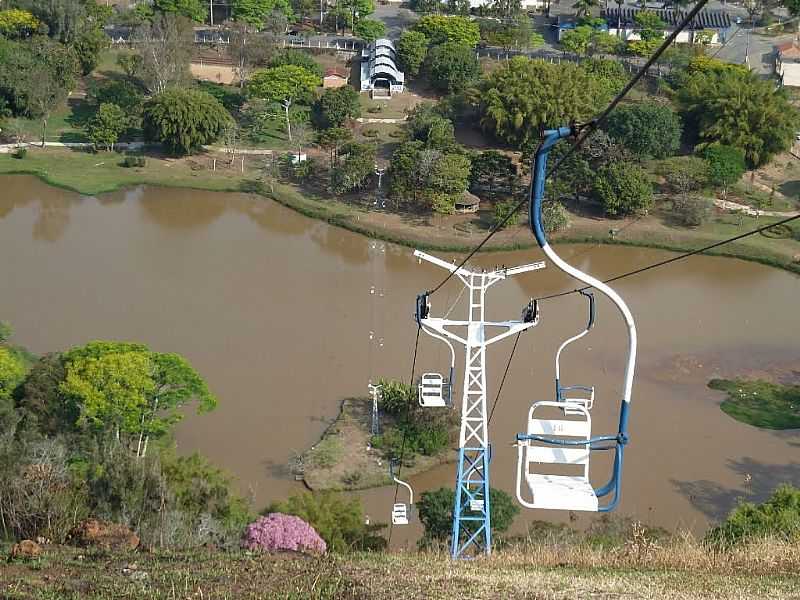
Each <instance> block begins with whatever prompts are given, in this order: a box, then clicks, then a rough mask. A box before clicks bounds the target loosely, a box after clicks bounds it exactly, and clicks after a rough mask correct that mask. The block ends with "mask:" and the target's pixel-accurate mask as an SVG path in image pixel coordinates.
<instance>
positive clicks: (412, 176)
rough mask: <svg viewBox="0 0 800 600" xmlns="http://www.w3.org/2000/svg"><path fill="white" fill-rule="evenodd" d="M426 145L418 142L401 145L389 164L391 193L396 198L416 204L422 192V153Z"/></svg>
mask: <svg viewBox="0 0 800 600" xmlns="http://www.w3.org/2000/svg"><path fill="white" fill-rule="evenodd" d="M424 148H425V145H424V144H423V143H422V142H420V141H417V140H414V141H410V142H405V143H403V144H400V146H398V148H397V149H396V150H395V151H394V153H393V154H392V159H391V161H390V162H389V175H390V177H391V178H390V184H391V187H390V189H391V193H392V196H394V197H395V198H411V200H412V201H413V202H414V203H416V201H417V197H418V195H419V192H420V186H421V185H422V181H421V175H422V174H421V171H420V161H419V155H420V152H421V151H422V150H423V149H424Z"/></svg>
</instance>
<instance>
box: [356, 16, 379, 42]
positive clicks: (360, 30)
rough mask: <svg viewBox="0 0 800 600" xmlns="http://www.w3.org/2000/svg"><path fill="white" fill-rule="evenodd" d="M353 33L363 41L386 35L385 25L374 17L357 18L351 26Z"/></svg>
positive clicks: (370, 40) (372, 40) (371, 40)
mask: <svg viewBox="0 0 800 600" xmlns="http://www.w3.org/2000/svg"><path fill="white" fill-rule="evenodd" d="M353 33H354V34H355V35H357V36H358V37H360V38H361V39H362V40H364V41H365V42H374V41H375V40H377V39H378V38H379V37H383V36H384V35H386V25H384V24H383V21H377V20H375V19H359V21H358V23H356V25H355V27H353Z"/></svg>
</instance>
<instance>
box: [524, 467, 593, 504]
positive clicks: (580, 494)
mask: <svg viewBox="0 0 800 600" xmlns="http://www.w3.org/2000/svg"><path fill="white" fill-rule="evenodd" d="M525 479H526V481H527V483H528V487H529V488H530V490H531V494H532V495H533V504H534V507H535V508H546V509H555V510H582V511H591V512H597V496H595V493H594V489H593V488H592V485H591V484H590V483H589V482H588V481H587V480H586V479H585V478H583V477H579V476H574V477H573V476H568V475H537V474H529V475H527V476H526V477H525Z"/></svg>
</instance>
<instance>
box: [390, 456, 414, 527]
mask: <svg viewBox="0 0 800 600" xmlns="http://www.w3.org/2000/svg"><path fill="white" fill-rule="evenodd" d="M389 475H390V477H391V478H392V481H394V482H395V483H396V484H398V485H402V486H403V487H404V488H406V489H407V490H408V504H407V505H406V504H405V503H403V502H396V503H394V504H393V505H392V525H408V522H409V521H410V520H411V507H412V506H413V505H414V490H412V489H411V486H410V485H409V484H407V483H406V482H405V481H401V480H400V479H398V478H397V477H396V476H395V474H394V461H391V460H390V461H389Z"/></svg>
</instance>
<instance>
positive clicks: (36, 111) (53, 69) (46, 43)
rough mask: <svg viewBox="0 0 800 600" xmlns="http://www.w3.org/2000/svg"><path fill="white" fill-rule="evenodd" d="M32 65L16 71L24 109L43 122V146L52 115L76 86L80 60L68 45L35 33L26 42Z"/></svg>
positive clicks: (25, 46) (29, 114) (17, 85)
mask: <svg viewBox="0 0 800 600" xmlns="http://www.w3.org/2000/svg"><path fill="white" fill-rule="evenodd" d="M23 47H24V48H25V50H26V51H27V52H29V57H30V60H31V64H30V65H28V68H27V69H26V70H25V71H23V72H17V74H16V77H17V83H16V84H15V85H16V88H17V93H19V94H21V95H22V97H24V98H25V112H27V114H28V116H30V117H32V118H38V119H41V121H42V147H44V144H45V141H46V138H47V121H48V119H49V118H50V114H51V113H52V111H53V110H55V109H56V108H57V107H58V106H59V105H61V104H62V103H63V102H64V101H65V100H66V99H67V95H68V94H69V93H70V91H72V88H73V87H74V86H75V81H76V77H77V74H78V61H77V58H76V57H75V54H74V52H73V51H72V50H71V49H70V48H67V47H66V46H64V45H62V44H59V43H58V42H56V41H54V40H51V39H49V38H47V37H44V36H36V37H34V38H32V39H31V40H29V41H27V42H25V44H24V45H23Z"/></svg>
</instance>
